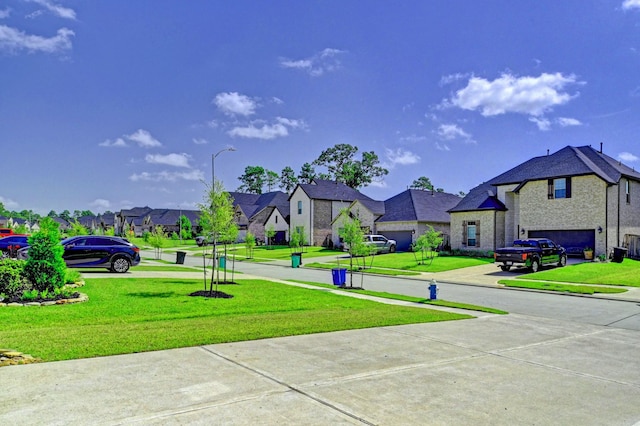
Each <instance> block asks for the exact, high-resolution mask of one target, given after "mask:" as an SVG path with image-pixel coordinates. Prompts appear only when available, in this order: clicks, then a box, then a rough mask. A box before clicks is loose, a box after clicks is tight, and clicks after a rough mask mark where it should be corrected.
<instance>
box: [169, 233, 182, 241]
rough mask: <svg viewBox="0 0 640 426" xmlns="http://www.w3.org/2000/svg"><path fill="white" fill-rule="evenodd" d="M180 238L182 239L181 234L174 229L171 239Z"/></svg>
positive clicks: (176, 239)
mask: <svg viewBox="0 0 640 426" xmlns="http://www.w3.org/2000/svg"><path fill="white" fill-rule="evenodd" d="M179 239H180V236H179V235H178V233H177V232H175V231H174V232H172V233H171V240H173V241H178V240H179Z"/></svg>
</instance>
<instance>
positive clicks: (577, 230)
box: [449, 146, 640, 255]
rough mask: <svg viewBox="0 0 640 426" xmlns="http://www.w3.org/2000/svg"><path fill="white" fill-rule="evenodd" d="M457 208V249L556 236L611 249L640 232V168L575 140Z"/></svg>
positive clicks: (574, 244)
mask: <svg viewBox="0 0 640 426" xmlns="http://www.w3.org/2000/svg"><path fill="white" fill-rule="evenodd" d="M449 212H450V213H451V246H452V248H454V249H455V248H458V249H471V250H481V251H491V250H495V249H496V248H498V247H502V246H505V245H508V244H511V243H512V242H513V240H515V239H517V238H522V237H548V238H551V239H553V240H555V241H556V242H557V243H559V244H561V245H562V246H564V247H565V248H567V250H568V251H569V253H570V254H580V253H581V252H582V249H584V248H585V247H591V248H594V249H595V253H596V255H598V254H609V253H610V252H611V250H612V248H613V247H616V246H620V245H622V244H623V242H624V240H625V236H631V235H640V173H638V172H636V171H635V170H634V169H632V168H631V167H628V166H626V165H625V164H622V162H620V161H618V160H616V159H614V158H612V157H609V156H608V155H606V154H604V153H603V152H602V148H601V149H600V151H598V150H596V149H594V148H592V147H591V146H581V147H573V146H567V147H565V148H563V149H561V150H559V151H557V152H555V153H553V154H547V155H545V156H541V157H536V158H532V159H531V160H529V161H526V162H524V163H522V164H520V165H519V166H516V167H514V168H513V169H511V170H509V171H507V172H505V173H503V174H501V175H499V176H497V177H495V178H493V179H491V180H489V181H488V182H485V183H483V184H481V185H479V186H477V187H476V188H474V189H472V190H471V191H470V192H469V194H468V195H467V196H466V197H464V198H463V199H462V200H461V201H460V203H458V205H457V206H455V207H454V208H452V209H451V210H449Z"/></svg>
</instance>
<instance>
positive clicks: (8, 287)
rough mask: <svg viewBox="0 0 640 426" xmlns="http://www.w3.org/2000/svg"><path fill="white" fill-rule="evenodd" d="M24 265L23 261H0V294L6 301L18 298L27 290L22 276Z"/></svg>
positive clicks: (26, 284) (26, 283) (25, 281)
mask: <svg viewBox="0 0 640 426" xmlns="http://www.w3.org/2000/svg"><path fill="white" fill-rule="evenodd" d="M24 264H25V262H24V260H13V259H3V260H0V293H2V294H4V296H5V297H6V298H8V299H13V298H20V297H21V296H22V293H23V292H24V291H25V290H27V289H28V282H27V280H26V279H25V278H24V275H23V270H24Z"/></svg>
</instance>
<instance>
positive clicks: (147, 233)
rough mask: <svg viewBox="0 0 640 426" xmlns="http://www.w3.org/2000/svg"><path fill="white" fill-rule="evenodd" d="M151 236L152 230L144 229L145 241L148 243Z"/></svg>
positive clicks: (143, 238) (143, 236)
mask: <svg viewBox="0 0 640 426" xmlns="http://www.w3.org/2000/svg"><path fill="white" fill-rule="evenodd" d="M149 238H151V232H149V231H144V232H143V233H142V240H143V241H144V242H145V243H148V242H149Z"/></svg>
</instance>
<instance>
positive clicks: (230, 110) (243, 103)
mask: <svg viewBox="0 0 640 426" xmlns="http://www.w3.org/2000/svg"><path fill="white" fill-rule="evenodd" d="M213 103H214V104H216V106H217V107H218V109H219V110H220V111H222V112H223V113H225V114H226V115H230V116H234V115H243V116H245V117H247V116H249V115H252V114H254V113H255V110H256V107H257V106H258V104H257V102H256V101H255V100H253V99H251V98H250V97H248V96H245V95H241V94H240V93H238V92H226V93H218V94H217V95H216V97H215V98H214V99H213Z"/></svg>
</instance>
